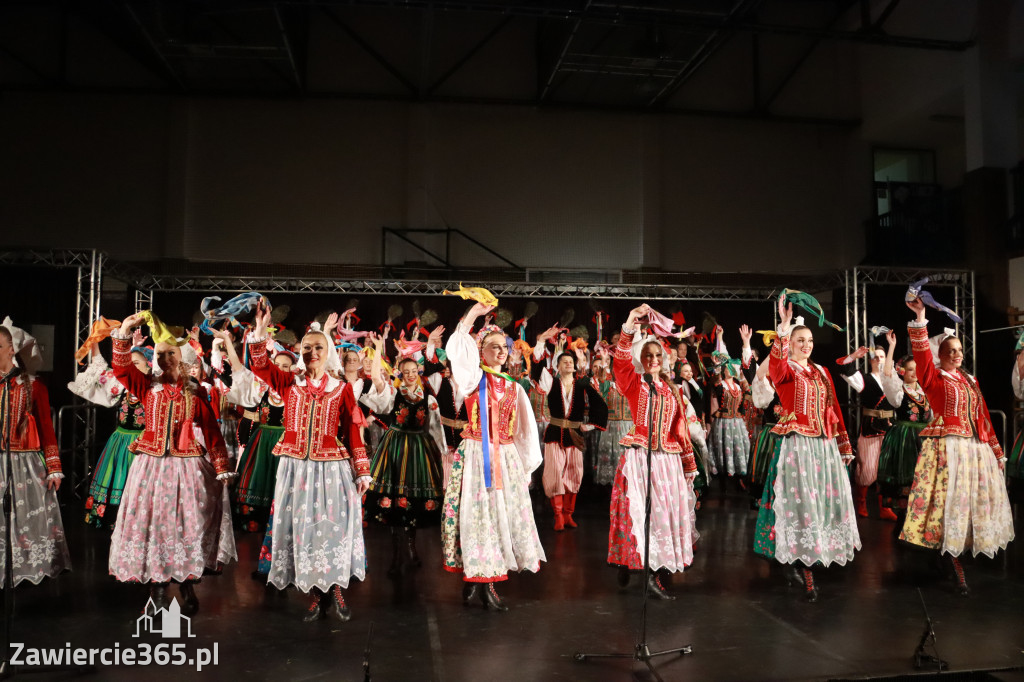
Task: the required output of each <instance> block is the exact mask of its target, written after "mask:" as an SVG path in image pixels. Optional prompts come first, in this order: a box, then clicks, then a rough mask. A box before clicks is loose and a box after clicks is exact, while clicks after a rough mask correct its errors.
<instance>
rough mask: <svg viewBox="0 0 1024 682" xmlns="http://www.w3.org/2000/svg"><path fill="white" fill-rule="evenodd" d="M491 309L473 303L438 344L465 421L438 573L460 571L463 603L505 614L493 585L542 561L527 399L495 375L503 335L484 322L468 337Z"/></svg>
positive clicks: (535, 448) (537, 459) (444, 516)
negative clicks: (535, 515)
mask: <svg viewBox="0 0 1024 682" xmlns="http://www.w3.org/2000/svg"><path fill="white" fill-rule="evenodd" d="M492 309H493V307H492V306H487V305H483V304H480V303H477V304H476V305H474V306H473V307H472V308H471V309H470V311H469V312H468V313H467V314H466V316H465V317H464V318H463V319H462V321H461V322H459V326H458V328H457V329H456V330H455V332H454V333H453V334H452V335H451V337H450V338H449V339H448V344H447V346H446V348H445V350H446V352H447V355H448V362H449V363H450V364H451V369H452V379H453V381H454V382H455V385H456V386H457V388H458V389H459V391H461V392H462V394H463V395H464V396H466V400H465V405H466V412H467V414H468V415H469V424H468V425H467V426H466V428H465V429H464V430H463V432H462V444H461V445H459V449H458V452H456V455H455V461H454V462H453V463H452V472H451V478H450V479H449V481H448V486H447V488H446V489H445V496H444V508H443V511H442V513H441V531H442V532H441V537H442V541H443V544H444V548H443V549H444V568H445V570H446V571H449V572H452V573H461V574H462V579H463V580H464V581H465V583H466V584H465V586H464V588H463V593H462V597H463V602H464V603H465V604H467V605H468V604H469V603H470V602H471V601H472V599H473V598H474V597H475V596H477V595H479V596H480V599H481V601H482V602H483V603H484V605H485V607H487V606H490V607H491V608H493V609H496V610H498V611H505V610H507V607H506V606H505V605H504V603H503V602H502V601H501V598H500V597H499V596H498V593H497V592H496V591H495V589H494V583H495V582H499V581H502V580H507V579H508V572H509V571H523V570H527V571H533V572H534V573H536V572H537V571H539V570H540V562H541V561H547V558H546V557H545V556H544V548H543V547H541V544H540V538H539V537H538V535H537V524H536V522H535V521H534V518H533V505H532V504H531V502H530V491H529V483H530V474H531V473H532V472H533V471H534V470H535V469H537V467H539V466H540V464H541V452H540V442H539V440H538V438H537V430H536V429H537V423H536V421H534V417H533V410H532V409H531V408H530V399H529V398H528V397H527V395H526V391H525V390H524V389H523V388H522V386H520V385H519V384H518V383H516V382H515V380H513V379H512V377H510V376H508V375H507V374H502V373H501V367H502V365H503V364H504V363H505V360H506V359H507V358H508V346H507V345H506V338H505V333H504V332H503V331H502V330H501V329H500V328H498V327H495V326H490V327H484V329H482V330H481V331H480V333H479V334H477V337H476V338H475V339H474V338H473V337H472V336H470V331H471V330H472V329H473V323H474V322H475V321H476V319H477V318H478V317H479V316H480V315H484V314H486V313H488V312H490V311H491V310H492ZM481 584H482V585H481ZM481 588H482V589H481Z"/></svg>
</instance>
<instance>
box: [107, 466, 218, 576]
mask: <svg viewBox="0 0 1024 682" xmlns="http://www.w3.org/2000/svg"><path fill="white" fill-rule="evenodd" d="M235 558H236V555H235V537H234V535H232V533H231V508H230V505H229V504H228V502H227V491H226V490H225V488H224V485H223V484H222V483H221V482H220V481H218V480H217V473H216V471H215V470H214V468H213V464H211V463H210V461H209V460H208V459H206V457H171V456H169V455H167V456H164V457H153V456H150V455H137V456H136V457H135V461H134V462H133V463H132V468H131V470H130V471H129V472H128V480H127V481H126V482H125V486H124V497H122V498H121V507H120V509H119V510H118V513H117V525H116V526H115V527H114V534H113V535H112V536H111V539H110V560H109V568H110V574H111V575H112V576H114V577H115V578H117V579H118V580H121V581H133V582H141V583H146V582H151V581H152V582H167V581H170V580H177V581H184V580H196V579H198V578H200V577H202V575H203V573H204V572H209V571H216V570H218V569H219V566H220V565H221V564H225V563H227V562H228V561H230V560H232V559H235Z"/></svg>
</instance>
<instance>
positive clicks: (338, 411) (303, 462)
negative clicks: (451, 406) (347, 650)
mask: <svg viewBox="0 0 1024 682" xmlns="http://www.w3.org/2000/svg"><path fill="white" fill-rule="evenodd" d="M269 324H270V310H269V308H265V307H264V306H263V305H262V304H261V306H260V308H259V309H258V310H257V313H256V322H255V327H254V329H253V333H252V335H251V337H250V339H249V346H248V347H249V358H250V363H251V365H252V373H253V374H255V375H256V376H257V377H259V378H260V379H262V380H263V381H264V382H266V383H267V385H269V386H270V389H271V390H272V391H274V392H275V393H277V394H278V395H279V396H281V397H282V398H283V399H284V435H283V436H282V437H281V439H280V440H279V441H278V442H277V445H275V446H274V450H273V452H274V454H275V455H276V456H277V457H278V458H279V459H280V461H279V463H278V466H277V483H276V487H275V489H274V520H273V528H272V537H273V540H272V543H273V544H272V547H271V552H270V574H269V577H268V579H267V583H268V584H270V585H273V586H274V587H277V588H278V589H281V590H283V589H285V588H286V587H288V586H289V585H295V586H296V587H297V588H299V590H301V591H302V592H307V593H310V594H311V595H312V600H311V602H310V606H309V609H308V610H307V612H306V615H305V616H304V619H305V620H307V621H313V620H318V619H319V618H321V617H323V616H325V615H326V614H327V610H328V609H327V606H328V604H327V602H328V600H325V599H323V597H324V595H325V594H326V593H328V592H329V593H330V602H333V604H334V606H335V615H336V616H337V617H338V618H339V619H340V620H342V621H346V620H348V619H349V618H351V615H352V614H351V611H350V610H349V608H348V605H347V604H345V598H344V596H343V595H342V592H341V591H342V588H345V587H348V583H349V580H350V579H351V578H352V577H355V578H358V579H359V580H362V579H363V578H364V577H365V574H366V550H365V548H364V545H363V515H362V508H361V498H362V495H363V493H365V492H366V490H367V489H368V488H369V486H370V481H371V478H370V465H369V462H368V460H367V458H366V448H365V447H363V440H362V435H361V433H360V431H361V426H362V425H363V413H362V411H361V410H360V409H359V406H358V405H356V399H355V395H354V393H353V391H352V384H349V383H344V382H342V381H340V380H338V379H335V378H334V377H332V376H330V375H329V374H328V373H327V365H328V362H329V359H330V357H331V356H332V355H333V356H334V357H335V358H337V354H336V353H335V350H334V344H333V343H331V342H330V341H329V340H328V338H327V337H326V336H325V335H324V333H323V332H320V331H312V332H309V333H308V334H306V335H305V336H303V337H302V341H301V343H300V345H299V352H300V358H299V365H297V366H298V367H299V368H300V372H301V373H299V374H293V373H291V372H285V371H283V370H281V369H280V368H278V367H277V365H275V364H274V363H272V362H271V361H270V360H269V358H268V357H267V347H266V337H267V327H268V325H269ZM339 429H340V432H342V433H347V434H348V438H347V441H348V443H347V445H346V444H345V443H343V442H342V440H340V439H339V438H338V433H339Z"/></svg>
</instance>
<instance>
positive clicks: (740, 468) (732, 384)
mask: <svg viewBox="0 0 1024 682" xmlns="http://www.w3.org/2000/svg"><path fill="white" fill-rule="evenodd" d="M719 370H720V374H719V379H718V382H717V383H716V384H715V385H714V386H713V387H712V392H713V393H714V398H715V402H716V403H717V405H718V409H717V410H716V411H715V414H714V416H713V419H714V421H712V423H711V439H710V440H711V443H710V445H711V452H712V454H713V455H714V458H715V468H716V469H718V473H719V474H721V475H722V476H724V477H728V478H732V477H733V476H737V475H738V476H741V477H742V476H746V474H747V459H748V458H749V456H750V435H749V434H748V433H747V422H746V421H744V419H743V413H742V411H741V408H742V407H743V392H744V391H743V387H742V386H741V385H740V384H739V382H738V381H737V378H736V376H735V375H736V373H737V367H736V366H735V365H734V364H733V363H732V361H730V360H728V359H726V360H725V362H723V363H722V365H721V366H720V368H719Z"/></svg>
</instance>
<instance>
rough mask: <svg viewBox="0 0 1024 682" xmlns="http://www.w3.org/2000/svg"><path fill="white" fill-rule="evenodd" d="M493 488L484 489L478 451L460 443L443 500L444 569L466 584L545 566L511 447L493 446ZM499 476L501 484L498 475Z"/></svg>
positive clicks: (524, 475) (524, 478) (522, 473)
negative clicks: (459, 575)
mask: <svg viewBox="0 0 1024 682" xmlns="http://www.w3.org/2000/svg"><path fill="white" fill-rule="evenodd" d="M495 447H496V448H497V452H493V451H492V461H493V462H494V463H495V466H492V480H491V483H492V487H491V489H490V490H488V489H487V487H486V486H485V481H484V470H483V447H482V445H481V443H480V441H477V440H469V439H463V441H462V444H461V445H460V446H459V449H458V451H457V452H456V453H455V461H454V462H453V464H452V475H451V480H449V481H448V487H447V489H446V490H445V495H444V510H443V512H442V515H441V539H442V543H443V546H444V547H443V549H444V568H445V570H447V571H450V572H453V573H462V574H463V579H464V580H466V581H468V582H496V581H499V580H505V579H506V578H507V577H508V575H507V574H508V572H509V571H533V572H534V573H536V572H537V571H539V570H540V562H541V561H547V557H545V556H544V548H543V547H541V544H540V537H539V536H538V534H537V524H536V522H535V521H534V518H533V506H532V504H531V501H530V491H529V489H528V487H527V486H528V485H529V482H530V475H529V473H528V472H527V471H526V470H525V469H524V468H523V464H522V461H521V460H520V458H519V452H518V450H516V447H515V445H507V444H506V445H495ZM499 470H500V481H499V477H498V475H497V474H498V472H499Z"/></svg>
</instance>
